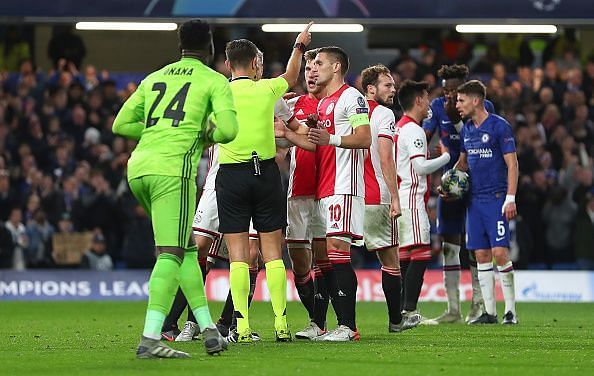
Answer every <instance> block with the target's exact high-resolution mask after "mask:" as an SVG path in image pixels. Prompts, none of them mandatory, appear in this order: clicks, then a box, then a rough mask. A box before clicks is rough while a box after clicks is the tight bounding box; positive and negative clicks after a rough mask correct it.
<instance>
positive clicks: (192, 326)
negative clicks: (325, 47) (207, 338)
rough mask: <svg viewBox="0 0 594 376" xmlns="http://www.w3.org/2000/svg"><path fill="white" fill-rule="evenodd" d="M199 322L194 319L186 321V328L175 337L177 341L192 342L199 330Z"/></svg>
mask: <svg viewBox="0 0 594 376" xmlns="http://www.w3.org/2000/svg"><path fill="white" fill-rule="evenodd" d="M199 329H200V328H198V324H196V323H195V322H192V321H186V323H185V324H184V329H183V330H182V331H181V332H180V333H179V334H178V335H177V337H175V342H190V341H191V340H192V339H194V336H195V335H196V334H197V333H196V332H199Z"/></svg>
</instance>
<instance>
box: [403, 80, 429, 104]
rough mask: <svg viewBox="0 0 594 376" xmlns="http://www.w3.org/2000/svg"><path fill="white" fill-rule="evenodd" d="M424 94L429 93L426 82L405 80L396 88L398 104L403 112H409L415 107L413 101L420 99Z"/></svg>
mask: <svg viewBox="0 0 594 376" xmlns="http://www.w3.org/2000/svg"><path fill="white" fill-rule="evenodd" d="M425 92H429V84H428V83H427V82H425V81H422V82H417V81H413V80H405V81H404V82H403V83H402V84H401V85H400V88H398V103H400V107H402V109H403V110H404V111H408V110H411V109H412V108H413V107H414V106H415V99H416V98H418V97H422V96H423V95H424V94H425Z"/></svg>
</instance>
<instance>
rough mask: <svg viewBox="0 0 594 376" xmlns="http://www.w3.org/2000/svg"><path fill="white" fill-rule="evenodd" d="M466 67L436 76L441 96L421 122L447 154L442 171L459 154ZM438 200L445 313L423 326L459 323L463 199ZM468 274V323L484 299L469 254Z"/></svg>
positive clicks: (446, 67) (488, 104)
mask: <svg viewBox="0 0 594 376" xmlns="http://www.w3.org/2000/svg"><path fill="white" fill-rule="evenodd" d="M468 73H469V71H468V67H467V66H466V65H442V66H441V68H440V69H439V71H437V76H438V77H439V78H440V79H441V80H442V81H441V82H442V87H443V96H442V97H439V98H435V99H434V100H433V101H431V106H430V111H429V116H428V117H427V118H426V119H425V121H424V122H423V129H424V130H425V134H426V135H427V142H430V140H431V138H432V137H433V135H434V134H435V133H437V134H438V135H439V138H440V140H441V142H442V143H443V144H444V146H446V147H447V148H448V150H449V152H450V155H451V159H450V162H448V163H447V164H446V165H445V166H444V167H443V172H446V171H447V170H449V169H451V168H452V167H453V166H454V164H455V163H456V161H457V160H458V157H459V155H460V130H461V129H462V126H463V122H462V118H461V117H460V113H458V110H457V109H456V96H457V89H458V86H460V85H461V84H463V83H464V82H466V80H467V78H468ZM485 108H486V109H487V111H488V112H490V113H494V112H495V109H494V107H493V103H491V102H490V101H489V100H485ZM440 193H441V194H440V196H439V198H438V200H437V233H438V234H439V235H440V236H441V239H442V247H441V249H442V250H443V281H444V285H445V290H446V296H447V299H448V307H447V310H446V311H445V312H444V313H443V314H442V315H440V316H439V317H437V318H435V319H433V320H426V321H425V322H423V324H444V323H457V322H461V321H462V315H461V313H460V287H459V285H460V271H461V268H460V248H461V244H462V234H464V215H465V212H466V208H465V206H466V201H465V200H456V201H454V200H448V198H447V196H446V195H444V194H443V192H440ZM469 256H470V272H471V274H472V304H471V306H470V311H469V313H468V315H467V317H466V321H467V322H470V321H472V320H474V319H476V318H478V317H479V316H480V315H481V314H482V313H483V312H482V306H483V302H482V301H483V299H482V296H481V289H480V285H479V283H478V277H477V270H476V260H475V259H474V255H473V254H472V252H470V255H469Z"/></svg>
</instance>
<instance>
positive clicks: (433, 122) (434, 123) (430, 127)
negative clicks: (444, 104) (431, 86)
mask: <svg viewBox="0 0 594 376" xmlns="http://www.w3.org/2000/svg"><path fill="white" fill-rule="evenodd" d="M435 107H436V106H435V101H432V102H431V106H429V117H427V118H426V119H425V120H424V121H423V130H424V131H425V132H429V133H431V134H435V132H436V131H437V132H439V131H440V130H439V119H438V117H439V116H437V114H438V112H437V111H436V109H435Z"/></svg>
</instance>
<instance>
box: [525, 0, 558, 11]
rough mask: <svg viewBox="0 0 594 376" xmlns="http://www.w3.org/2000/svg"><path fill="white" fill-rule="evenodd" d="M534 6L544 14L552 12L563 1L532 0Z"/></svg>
mask: <svg viewBox="0 0 594 376" xmlns="http://www.w3.org/2000/svg"><path fill="white" fill-rule="evenodd" d="M530 1H531V2H532V6H534V7H535V8H536V9H538V10H540V11H543V12H552V11H553V10H555V8H556V7H557V5H559V4H561V0H530Z"/></svg>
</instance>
